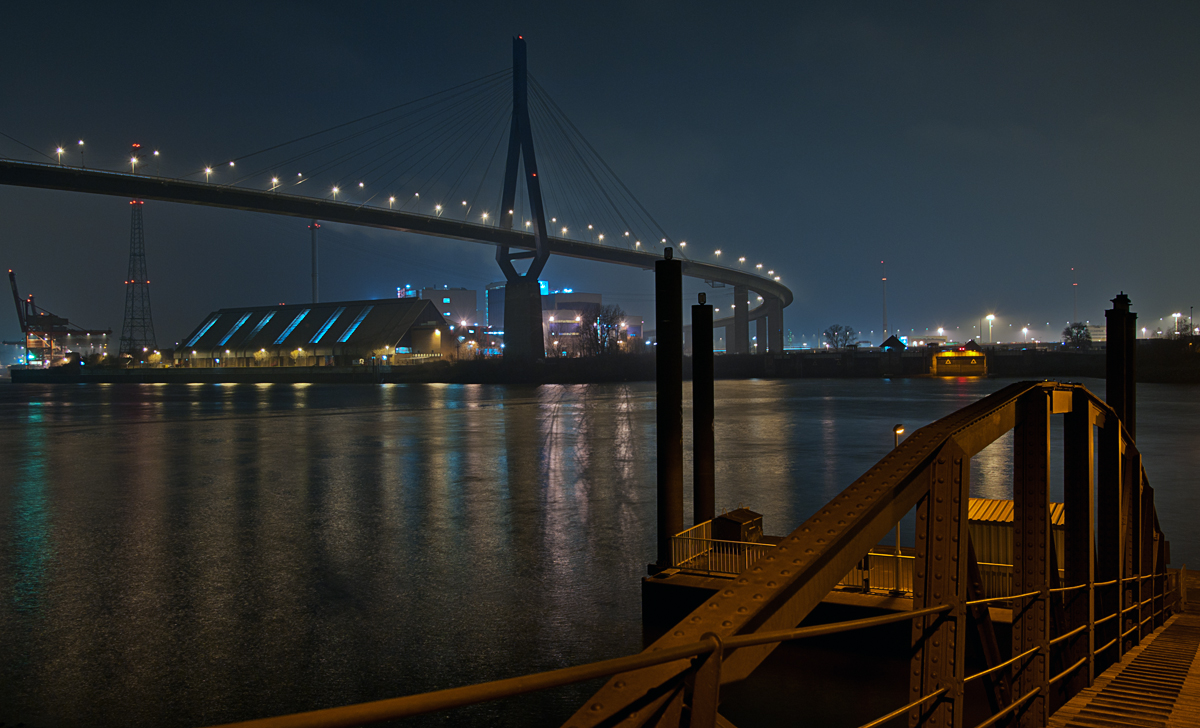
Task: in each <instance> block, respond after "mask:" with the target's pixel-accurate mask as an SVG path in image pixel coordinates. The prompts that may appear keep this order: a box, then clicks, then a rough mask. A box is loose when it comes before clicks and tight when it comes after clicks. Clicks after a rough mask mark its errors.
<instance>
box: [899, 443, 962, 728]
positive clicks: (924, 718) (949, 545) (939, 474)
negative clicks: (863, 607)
mask: <svg viewBox="0 0 1200 728" xmlns="http://www.w3.org/2000/svg"><path fill="white" fill-rule="evenodd" d="M925 472H926V473H927V474H928V477H929V485H928V491H927V492H926V493H925V495H924V497H922V498H921V500H920V502H919V503H918V504H917V533H916V555H917V558H916V561H915V563H914V565H913V609H914V610H920V609H926V608H928V607H934V606H938V605H942V604H950V605H951V606H952V609H951V610H950V611H949V612H943V613H941V614H937V615H930V616H926V617H920V618H917V619H914V620H913V624H912V644H913V658H912V662H911V669H910V675H909V693H910V694H909V700H910V701H915V700H917V699H919V698H920V697H921V696H923V695H929V694H930V693H933V692H936V691H938V690H945V691H946V692H945V693H943V694H942V696H941V697H940V698H938V699H937V701H936V702H935V703H933V705H932V706H922V707H920V708H914V709H913V710H912V711H910V713H909V721H908V722H909V725H911V726H917V725H921V726H927V727H928V728H958V726H961V725H962V714H963V677H964V674H963V665H964V664H965V662H966V643H967V640H966V620H967V609H966V601H967V598H966V596H967V595H966V592H967V584H968V582H967V561H968V559H967V544H968V538H969V537H968V535H967V505H968V501H969V499H970V475H971V459H970V458H968V457H967V456H966V453H965V452H963V450H962V448H961V447H959V446H958V443H957V442H955V441H954V440H951V441H950V442H948V443H947V444H946V446H945V447H943V448H942V449H941V450H940V451H939V452H938V455H937V457H936V458H935V459H934V461H933V463H931V465H930V467H928V468H926V470H925Z"/></svg>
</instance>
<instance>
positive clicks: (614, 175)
mask: <svg viewBox="0 0 1200 728" xmlns="http://www.w3.org/2000/svg"><path fill="white" fill-rule="evenodd" d="M529 80H530V81H531V82H532V83H533V85H534V87H535V88H537V89H538V90H539V91H540V92H541V93H542V94H543V95H544V98H545V99H546V101H547V102H548V103H549V104H550V105H551V107H553V108H554V109H555V110H556V111H557V112H558V115H559V116H560V117H562V119H563V120H564V121H565V122H566V123H567V125H568V126H569V127H570V128H571V129H572V130H574V132H575V134H576V135H577V136H578V137H579V139H580V140H581V141H582V142H583V143H584V145H586V146H587V148H588V150H589V151H591V153H592V155H593V156H594V157H595V158H596V160H597V161H599V162H600V164H601V165H603V166H604V169H605V170H607V171H608V173H609V175H611V176H612V178H613V180H615V181H616V183H617V184H618V185H620V187H621V189H622V190H624V191H625V194H626V195H628V196H629V199H630V200H632V201H633V203H634V204H635V205H637V207H638V209H640V210H641V211H642V212H643V213H644V214H645V215H646V218H647V219H649V220H650V221H651V222H652V223H654V226H655V227H656V228H658V229H659V230H660V231H662V232H663V233H664V235H663V237H665V238H666V239H667V240H668V241H671V237H670V236H668V235H666V234H665V232H666V229H665V228H664V227H662V225H660V224H659V223H658V221H657V220H655V219H654V216H653V215H651V214H650V211H649V210H647V209H646V207H645V206H644V205H643V204H642V203H641V201H640V200H638V199H637V197H636V196H635V195H634V194H633V192H632V191H630V189H629V187H627V186H626V185H625V183H624V182H622V181H621V178H620V177H618V176H617V173H616V172H614V171H613V170H612V167H610V166H609V165H608V162H605V161H604V158H603V157H601V156H600V153H599V152H597V151H596V149H595V147H593V146H592V145H591V143H590V142H589V141H588V140H587V138H586V137H584V136H583V134H582V133H581V132H580V131H579V129H578V127H576V126H575V124H574V123H572V122H571V119H570V117H568V116H567V115H566V114H565V113H564V112H563V111H562V109H561V108H559V106H558V104H557V103H555V102H554V99H553V98H552V97H551V96H550V95H549V93H547V92H546V90H545V88H544V87H543V86H542V85H541V84H540V83H539V82H538V81H537V79H535V78H534V77H533V75H532V74H530V76H529ZM672 242H673V241H672ZM682 252H683V251H682V250H681V251H680V253H681V255H682Z"/></svg>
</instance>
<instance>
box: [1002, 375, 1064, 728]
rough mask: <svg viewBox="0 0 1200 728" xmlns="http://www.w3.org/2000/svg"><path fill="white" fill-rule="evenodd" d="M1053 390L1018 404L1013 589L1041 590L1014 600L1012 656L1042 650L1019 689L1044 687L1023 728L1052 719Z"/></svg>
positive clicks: (1019, 675)
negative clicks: (1051, 516)
mask: <svg viewBox="0 0 1200 728" xmlns="http://www.w3.org/2000/svg"><path fill="white" fill-rule="evenodd" d="M1049 394H1050V392H1047V391H1045V390H1041V391H1032V392H1029V393H1028V394H1026V395H1023V396H1022V397H1021V399H1020V401H1019V402H1018V407H1017V408H1018V417H1017V424H1016V427H1014V428H1013V587H1012V588H1013V591H1014V593H1016V594H1027V593H1029V592H1037V594H1036V596H1028V597H1024V598H1021V599H1015V600H1013V607H1012V611H1013V625H1012V640H1013V642H1012V654H1014V655H1017V654H1020V653H1022V652H1025V651H1026V650H1030V649H1033V648H1038V652H1037V653H1035V654H1034V655H1032V656H1031V657H1030V658H1029V660H1028V662H1026V663H1025V665H1024V666H1023V667H1022V668H1021V669H1018V670H1016V679H1015V681H1014V683H1015V685H1014V689H1015V691H1016V694H1018V695H1025V694H1027V693H1029V692H1030V691H1032V690H1035V689H1039V688H1040V690H1039V692H1038V694H1037V695H1036V696H1035V697H1034V698H1033V699H1032V700H1031V701H1030V704H1029V705H1028V706H1027V707H1026V709H1025V710H1024V712H1022V713H1021V715H1020V718H1019V723H1018V725H1020V726H1021V727H1022V728H1041V727H1042V726H1044V725H1046V720H1047V719H1048V718H1049V701H1048V699H1047V696H1048V694H1049V691H1050V675H1049V655H1050V632H1049V626H1050V625H1049V619H1050V613H1049V609H1048V607H1049V601H1050V569H1051V568H1054V569H1057V568H1058V566H1057V564H1051V558H1052V557H1053V554H1054V551H1053V542H1052V541H1051V539H1050V490H1049V488H1048V487H1047V486H1048V485H1049V482H1048V475H1049V471H1050V411H1051V398H1050V397H1049V396H1048V395H1049Z"/></svg>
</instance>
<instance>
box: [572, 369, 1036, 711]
mask: <svg viewBox="0 0 1200 728" xmlns="http://www.w3.org/2000/svg"><path fill="white" fill-rule="evenodd" d="M1056 386H1057V385H1053V384H1047V383H1042V382H1020V383H1016V384H1012V385H1009V386H1008V387H1005V388H1004V389H1001V390H1000V391H998V392H996V393H994V394H992V395H990V396H988V397H985V398H984V399H982V400H980V401H978V402H976V403H974V404H972V405H969V406H967V407H964V408H963V409H961V410H959V411H958V412H955V413H953V414H951V415H948V416H947V417H944V418H942V419H941V420H938V421H937V422H934V423H932V424H930V425H927V426H925V427H922V428H921V429H919V430H917V431H916V432H914V433H913V434H912V436H911V437H909V438H908V439H907V440H905V441H904V442H903V443H901V445H900V447H899V448H897V449H895V450H893V451H892V452H890V453H889V454H888V455H887V456H885V457H884V458H883V459H882V460H881V461H879V463H877V464H876V465H875V466H874V467H872V468H871V469H870V470H869V471H867V472H866V473H865V474H864V475H863V476H862V477H860V478H859V479H858V480H856V481H854V483H852V484H851V485H850V486H849V487H848V488H846V490H844V491H842V493H841V494H840V495H838V496H837V497H835V498H834V499H833V500H831V501H830V502H829V503H828V504H826V506H825V507H824V508H822V509H821V510H820V511H818V512H817V513H816V514H814V515H813V516H812V517H810V518H809V519H808V520H807V521H805V522H804V523H803V524H802V525H801V526H800V527H799V528H797V529H796V530H795V531H793V532H792V534H791V535H789V536H788V537H787V538H785V539H784V540H783V542H782V543H780V544H779V545H778V546H777V547H776V548H775V549H773V550H772V551H770V552H768V553H767V554H766V555H764V556H763V557H762V558H761V559H759V560H758V561H757V562H756V563H755V564H754V565H753V566H752V567H751V568H750V569H748V570H747V571H745V572H743V573H742V574H741V575H739V576H738V577H737V578H736V579H734V580H733V582H732V583H731V584H730V585H729V586H728V587H727V588H725V589H722V590H721V591H720V592H718V593H717V594H716V595H715V596H714V597H713V598H712V599H710V600H708V601H707V602H706V603H705V604H703V605H701V606H700V607H699V608H698V609H696V611H694V612H692V613H691V614H690V615H688V616H687V617H685V618H684V619H683V621H681V622H680V623H679V624H678V625H676V627H675V629H673V630H671V631H669V632H668V633H667V634H666V635H664V636H663V637H661V638H660V639H659V640H658V641H656V642H655V643H654V644H652V645H651V646H650V647H649V648H648V649H649V650H656V649H663V648H664V647H667V646H672V645H677V644H684V643H688V642H693V641H696V640H699V639H700V638H701V636H702V635H704V634H705V633H707V632H712V633H714V634H716V635H718V636H719V637H720V638H722V639H726V638H727V637H731V636H734V635H739V634H749V633H753V632H758V631H765V630H774V629H790V628H792V627H795V626H796V625H797V624H799V623H800V621H801V620H803V619H804V617H805V616H807V615H808V613H809V612H810V611H812V609H813V608H814V607H815V606H816V605H817V604H819V603H820V601H821V599H823V598H824V597H825V595H826V594H828V593H829V591H830V589H832V588H833V587H834V585H835V584H837V582H838V581H839V580H840V579H841V578H842V577H844V576H845V575H846V573H847V572H849V571H850V569H851V568H852V567H853V566H854V565H855V564H856V563H857V562H858V561H859V559H861V558H862V556H863V555H864V554H865V553H866V552H867V551H868V549H870V547H871V546H874V545H875V544H877V543H879V541H880V539H882V538H883V537H884V535H886V534H887V533H888V532H889V531H890V530H891V529H892V528H893V527H894V526H895V525H896V523H897V521H899V520H900V519H901V518H902V517H903V516H904V515H905V514H906V513H908V511H910V510H912V508H913V507H914V506H916V504H917V502H918V501H919V500H920V498H921V497H922V496H924V495H925V493H927V492H928V489H929V484H930V478H931V477H932V476H931V474H930V472H929V468H930V467H932V466H933V465H934V464H935V461H936V459H937V457H939V455H940V454H941V453H942V451H943V449H945V448H947V447H951V445H950V440H951V439H953V440H954V441H955V443H956V444H954V445H953V448H954V449H955V450H956V452H957V451H961V452H962V455H961V457H962V458H964V459H969V458H970V456H971V455H973V454H974V452H978V450H981V449H983V448H984V447H986V446H987V444H989V443H990V442H992V441H994V440H995V439H996V438H998V437H1000V436H1001V435H1003V434H1004V432H1005V430H1004V429H1003V428H1005V427H1008V426H1010V425H1009V424H1008V423H1009V422H1011V421H1012V418H1013V414H1012V412H1011V411H1010V410H1011V409H1012V406H1013V403H1014V402H1015V401H1016V400H1017V399H1018V398H1019V397H1020V396H1021V395H1022V394H1024V393H1026V392H1029V391H1033V390H1037V391H1042V390H1048V389H1053V388H1055V387H1056ZM1042 396H1043V397H1047V395H1045V394H1043V395H1042ZM998 412H999V413H1000V414H999V415H998V414H997V413H998ZM964 439H965V440H966V441H967V442H969V443H970V444H971V447H970V448H967V447H963V446H962V444H961V443H962V441H963V440H964ZM959 631H960V633H961V628H959ZM774 647H775V646H774V645H761V646H754V647H744V648H741V649H738V650H735V651H733V652H731V653H730V654H728V655H726V658H725V661H724V663H723V665H722V677H721V680H722V682H724V683H728V682H734V681H737V680H742V679H744V678H745V677H747V676H748V675H749V674H750V673H751V672H752V671H753V670H754V668H755V667H757V666H758V665H759V664H760V663H761V662H762V660H764V659H765V658H766V657H767V655H769V654H770V652H771V651H772V650H773V649H774ZM688 667H689V663H688V662H687V661H684V660H680V661H677V662H674V663H671V664H668V665H660V666H657V667H653V668H645V669H642V670H638V671H636V672H631V673H626V674H623V675H618V676H616V677H614V678H613V679H612V680H610V681H609V682H608V684H606V685H605V686H604V687H603V688H601V689H600V690H599V691H598V692H597V693H596V695H595V696H594V697H593V698H592V700H590V701H589V702H588V705H589V706H595V705H601V706H603V707H602V708H599V709H595V710H592V709H591V707H589V708H588V709H585V710H581V711H579V712H578V713H576V715H575V716H574V717H573V718H572V719H571V720H570V721H568V722H567V723H566V725H570V726H579V727H580V728H583V727H584V726H595V725H606V724H608V722H609V721H611V720H616V719H617V716H621V715H625V714H627V711H628V708H629V706H633V705H636V704H638V703H639V702H640V701H642V700H643V699H644V697H645V695H646V694H647V693H648V692H650V691H653V690H659V689H662V687H663V686H665V685H668V684H678V682H679V681H680V680H681V676H682V675H683V673H684V672H685V671H686V670H687V669H688ZM634 724H635V725H644V723H634Z"/></svg>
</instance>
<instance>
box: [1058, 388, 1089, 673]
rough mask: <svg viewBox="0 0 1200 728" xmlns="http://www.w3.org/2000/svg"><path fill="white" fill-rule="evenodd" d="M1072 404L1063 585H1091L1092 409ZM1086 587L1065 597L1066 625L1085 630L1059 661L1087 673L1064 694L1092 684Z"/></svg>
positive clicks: (1066, 428) (1081, 401)
mask: <svg viewBox="0 0 1200 728" xmlns="http://www.w3.org/2000/svg"><path fill="white" fill-rule="evenodd" d="M1074 397H1075V406H1074V407H1073V409H1072V411H1071V412H1069V413H1068V414H1067V415H1066V416H1065V417H1064V418H1063V476H1064V483H1063V502H1064V505H1063V519H1064V521H1065V524H1064V534H1063V541H1064V547H1065V549H1064V551H1065V553H1064V556H1065V562H1066V563H1064V564H1063V568H1064V570H1065V571H1066V585H1067V586H1075V585H1077V584H1087V585H1089V586H1090V585H1091V584H1093V583H1095V581H1096V578H1095V577H1096V575H1095V568H1096V556H1095V551H1096V527H1095V513H1096V501H1095V489H1096V484H1095V477H1096V476H1095V467H1094V463H1095V444H1094V443H1095V435H1094V432H1093V427H1094V424H1093V423H1095V421H1096V419H1097V410H1096V408H1095V407H1093V406H1092V405H1091V403H1090V402H1089V401H1088V393H1087V392H1085V391H1082V390H1080V391H1076V392H1075V393H1074ZM1093 597H1094V591H1093V590H1092V589H1091V588H1088V589H1081V590H1078V591H1073V592H1068V593H1067V597H1066V599H1067V602H1068V608H1067V615H1068V627H1069V628H1070V629H1074V628H1075V627H1076V626H1078V625H1080V624H1086V625H1088V629H1087V630H1085V631H1084V632H1082V633H1080V634H1079V635H1078V636H1076V637H1074V638H1072V640H1071V642H1070V643H1069V645H1068V647H1067V648H1066V657H1065V662H1066V663H1067V664H1068V665H1073V664H1075V663H1076V662H1078V661H1079V660H1080V659H1083V658H1087V659H1088V669H1087V670H1078V671H1076V672H1075V673H1073V674H1072V675H1071V676H1070V677H1068V678H1067V680H1066V681H1064V683H1063V685H1064V687H1063V689H1064V690H1065V691H1066V692H1067V694H1068V695H1073V694H1075V693H1077V692H1079V690H1081V689H1083V688H1084V687H1087V686H1089V685H1091V684H1092V681H1093V680H1094V679H1095V674H1096V673H1095V668H1096V665H1095V663H1094V661H1093V659H1092V653H1093V650H1094V649H1095V634H1094V627H1095V619H1096V614H1095V603H1094V600H1093Z"/></svg>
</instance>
